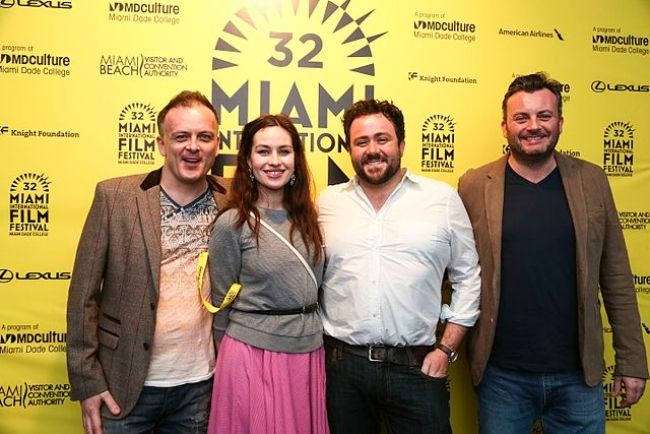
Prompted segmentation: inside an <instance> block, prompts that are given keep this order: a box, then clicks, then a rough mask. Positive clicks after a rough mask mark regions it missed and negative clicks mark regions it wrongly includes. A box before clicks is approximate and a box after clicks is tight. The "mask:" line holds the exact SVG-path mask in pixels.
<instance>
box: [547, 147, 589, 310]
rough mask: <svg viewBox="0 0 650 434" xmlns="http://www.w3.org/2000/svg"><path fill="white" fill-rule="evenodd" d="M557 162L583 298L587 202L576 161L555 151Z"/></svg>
mask: <svg viewBox="0 0 650 434" xmlns="http://www.w3.org/2000/svg"><path fill="white" fill-rule="evenodd" d="M555 161H556V162H557V166H558V169H559V171H560V176H561V177H562V186H563V187H564V194H565V195H566V199H567V202H568V204H569V212H570V213H571V220H572V221H573V230H574V231H575V237H576V279H577V282H576V285H577V287H578V299H579V300H584V299H585V294H584V291H585V287H586V282H587V267H586V266H585V265H586V264H587V230H588V222H587V204H586V203H585V201H584V197H585V195H584V191H583V188H582V174H581V173H580V171H579V170H578V168H577V167H576V162H575V161H573V160H572V159H570V158H567V157H565V156H564V155H562V154H560V153H558V152H556V153H555Z"/></svg>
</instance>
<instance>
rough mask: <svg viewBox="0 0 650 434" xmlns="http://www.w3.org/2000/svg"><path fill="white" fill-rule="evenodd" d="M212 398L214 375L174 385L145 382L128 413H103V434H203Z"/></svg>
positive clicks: (205, 429) (206, 425)
mask: <svg viewBox="0 0 650 434" xmlns="http://www.w3.org/2000/svg"><path fill="white" fill-rule="evenodd" d="M211 398H212V379H209V380H205V381H201V382H198V383H189V384H182V385H180V386H174V387H149V386H145V387H144V388H143V389H142V393H140V397H139V398H138V402H137V403H136V405H135V407H134V408H133V410H132V411H131V413H129V414H128V415H126V417H124V418H123V419H109V418H107V417H102V425H103V427H104V434H125V433H126V434H136V433H160V434H165V433H168V434H176V433H179V434H185V433H187V434H190V433H191V434H203V433H205V432H206V431H207V428H208V414H210V399H211Z"/></svg>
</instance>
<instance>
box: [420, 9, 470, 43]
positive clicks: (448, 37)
mask: <svg viewBox="0 0 650 434" xmlns="http://www.w3.org/2000/svg"><path fill="white" fill-rule="evenodd" d="M413 36H414V37H415V38H419V39H433V40H440V41H461V42H469V43H471V42H476V24H475V23H468V22H464V21H459V20H455V19H450V18H448V17H447V16H446V14H445V13H439V12H417V11H416V12H415V17H414V19H413Z"/></svg>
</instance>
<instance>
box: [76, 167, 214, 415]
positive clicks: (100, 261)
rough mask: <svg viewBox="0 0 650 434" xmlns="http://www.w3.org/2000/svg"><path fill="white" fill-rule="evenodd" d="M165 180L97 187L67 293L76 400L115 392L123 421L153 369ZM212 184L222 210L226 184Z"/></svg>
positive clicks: (136, 179) (132, 179)
mask: <svg viewBox="0 0 650 434" xmlns="http://www.w3.org/2000/svg"><path fill="white" fill-rule="evenodd" d="M160 176H161V170H160V169H158V170H156V171H154V172H151V173H149V174H141V175H134V176H126V177H121V178H115V179H109V180H106V181H102V182H100V183H99V184H98V185H97V188H96V191H95V197H94V199H93V203H92V206H91V208H90V211H89V213H88V217H87V218H86V223H85V225H84V228H83V231H82V233H81V238H80V240H79V246H78V248H77V255H76V259H75V264H74V269H73V273H72V280H71V283H70V289H69V293H68V312H67V326H68V329H67V362H68V377H69V379H70V385H71V386H72V391H71V398H72V399H73V400H83V399H86V398H88V397H90V396H93V395H96V394H98V393H101V392H103V391H105V390H110V392H111V394H112V395H113V397H114V398H115V400H116V401H117V403H118V404H119V405H120V407H121V409H122V412H121V413H120V415H119V416H118V418H121V417H124V416H126V415H127V414H129V412H130V411H131V410H132V409H133V407H134V405H135V403H136V401H137V399H138V397H139V396H140V392H141V390H142V387H143V385H144V380H145V377H146V375H147V370H148V367H149V358H150V351H149V349H150V346H151V341H152V339H153V332H154V324H155V317H156V303H157V301H158V289H159V284H160V260H161V259H160V196H159V195H160ZM207 179H208V185H209V187H210V189H211V190H212V192H213V194H214V197H215V200H216V202H217V204H218V205H219V207H222V206H223V203H224V199H225V197H224V194H225V191H226V190H225V188H224V187H223V184H224V182H223V180H221V179H219V180H217V178H216V177H213V176H210V175H209V176H208V178H207ZM103 413H104V414H105V415H108V412H107V411H103Z"/></svg>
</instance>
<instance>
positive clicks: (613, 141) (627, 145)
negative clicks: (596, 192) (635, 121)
mask: <svg viewBox="0 0 650 434" xmlns="http://www.w3.org/2000/svg"><path fill="white" fill-rule="evenodd" d="M603 170H604V171H605V173H606V174H607V176H632V175H634V128H632V125H631V124H630V123H628V122H618V121H617V122H612V123H611V124H609V125H608V126H607V127H606V128H605V132H604V134H603Z"/></svg>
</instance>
